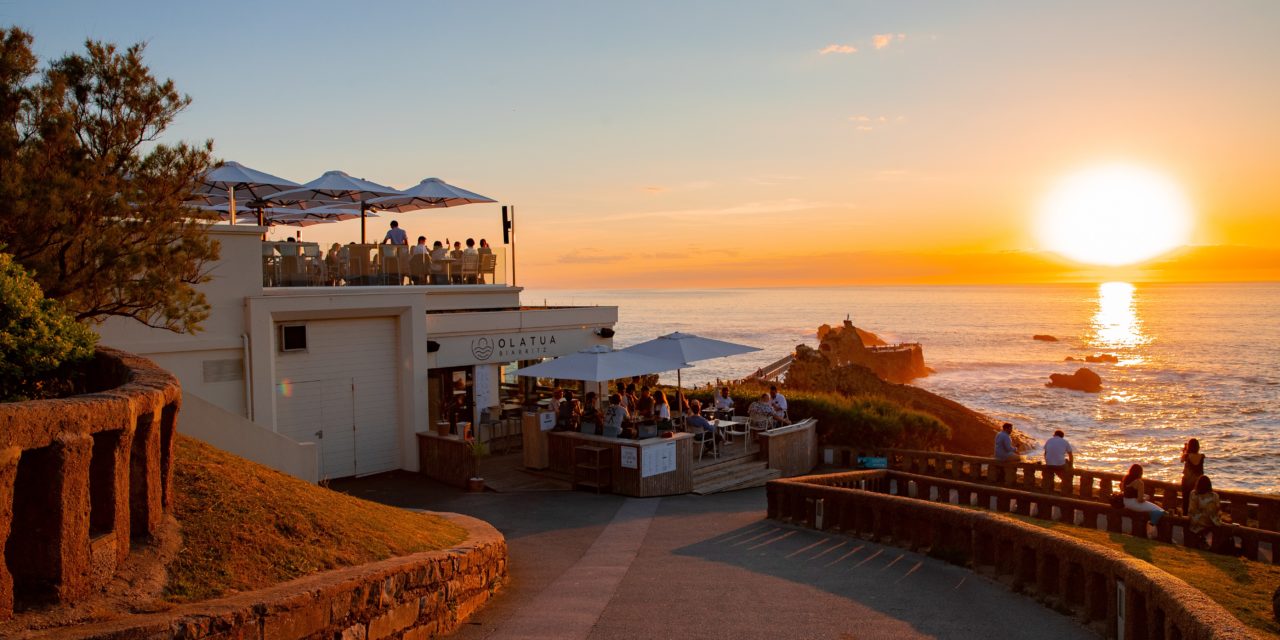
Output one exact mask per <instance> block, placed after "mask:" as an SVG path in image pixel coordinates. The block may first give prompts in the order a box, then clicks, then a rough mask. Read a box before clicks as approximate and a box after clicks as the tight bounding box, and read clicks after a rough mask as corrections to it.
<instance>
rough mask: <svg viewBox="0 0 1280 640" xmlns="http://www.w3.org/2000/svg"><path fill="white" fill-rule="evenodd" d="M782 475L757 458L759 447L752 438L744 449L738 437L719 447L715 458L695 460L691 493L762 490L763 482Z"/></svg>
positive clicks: (705, 457) (706, 456)
mask: <svg viewBox="0 0 1280 640" xmlns="http://www.w3.org/2000/svg"><path fill="white" fill-rule="evenodd" d="M695 452H696V451H695ZM781 476H782V474H781V473H780V472H778V471H777V470H775V469H770V468H769V463H768V462H765V461H764V460H761V459H760V445H759V444H757V443H756V441H755V440H754V439H753V440H752V442H751V446H750V447H747V448H746V449H745V450H744V449H743V442H742V438H737V439H735V440H734V442H730V443H728V444H727V445H721V447H720V456H719V457H718V458H712V457H710V456H708V455H704V456H703V457H702V460H698V459H697V457H696V456H695V457H694V461H693V493H696V494H698V495H707V494H709V493H719V492H721V491H733V490H736V489H749V488H751V487H762V486H764V484H765V483H766V482H768V481H770V480H772V479H774V478H779V477H781Z"/></svg>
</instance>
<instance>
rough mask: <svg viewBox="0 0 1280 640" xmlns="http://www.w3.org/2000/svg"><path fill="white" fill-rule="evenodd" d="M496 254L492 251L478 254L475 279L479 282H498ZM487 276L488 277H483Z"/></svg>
mask: <svg viewBox="0 0 1280 640" xmlns="http://www.w3.org/2000/svg"><path fill="white" fill-rule="evenodd" d="M497 270H498V256H495V255H493V254H492V253H482V254H480V266H479V274H478V279H477V281H478V282H479V283H480V284H486V283H488V284H496V283H497V282H498V276H497ZM485 276H488V279H487V280H486V279H485Z"/></svg>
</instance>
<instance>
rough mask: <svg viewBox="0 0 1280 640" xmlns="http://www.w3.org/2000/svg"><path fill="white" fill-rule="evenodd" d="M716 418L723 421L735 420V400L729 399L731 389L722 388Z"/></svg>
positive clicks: (717, 398)
mask: <svg viewBox="0 0 1280 640" xmlns="http://www.w3.org/2000/svg"><path fill="white" fill-rule="evenodd" d="M716 417H717V418H720V419H721V420H732V419H733V398H730V397H729V387H720V395H718V396H716Z"/></svg>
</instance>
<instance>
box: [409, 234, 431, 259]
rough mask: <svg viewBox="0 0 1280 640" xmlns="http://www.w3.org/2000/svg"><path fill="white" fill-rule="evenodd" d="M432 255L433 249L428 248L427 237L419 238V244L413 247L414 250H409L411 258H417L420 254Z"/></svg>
mask: <svg viewBox="0 0 1280 640" xmlns="http://www.w3.org/2000/svg"><path fill="white" fill-rule="evenodd" d="M430 253H431V247H428V246H427V237H426V236H418V244H415V245H413V248H412V249H410V250H409V255H411V256H416V255H418V254H430Z"/></svg>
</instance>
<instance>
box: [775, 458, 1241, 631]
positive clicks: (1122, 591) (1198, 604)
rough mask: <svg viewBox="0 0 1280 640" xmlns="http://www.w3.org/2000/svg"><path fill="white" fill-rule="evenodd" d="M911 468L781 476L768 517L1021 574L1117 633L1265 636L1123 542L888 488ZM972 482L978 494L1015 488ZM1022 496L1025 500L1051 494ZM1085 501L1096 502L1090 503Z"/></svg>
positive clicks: (1055, 603) (1054, 602) (1021, 587)
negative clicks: (1119, 545) (1116, 546)
mask: <svg viewBox="0 0 1280 640" xmlns="http://www.w3.org/2000/svg"><path fill="white" fill-rule="evenodd" d="M907 475H908V474H901V473H899V472H894V471H888V472H886V471H870V472H867V471H864V472H852V473H841V474H831V475H827V476H808V477H803V478H790V479H780V480H772V481H770V482H769V484H768V485H766V491H767V494H768V516H769V517H770V518H773V519H776V520H782V521H787V522H791V523H793V524H797V525H801V526H807V527H811V528H815V529H819V530H831V531H838V532H842V533H848V534H853V535H858V536H862V537H867V538H870V539H872V540H876V541H878V542H881V543H887V544H897V545H900V546H904V547H907V548H909V549H911V550H912V551H917V552H920V553H925V554H928V555H931V556H934V557H937V558H940V559H942V560H945V561H947V562H951V563H953V564H958V565H962V566H970V567H972V568H973V569H974V570H975V571H980V572H985V573H991V574H995V575H997V576H1008V577H1011V578H1012V580H1013V584H1014V589H1015V590H1017V591H1026V592H1031V593H1033V594H1035V595H1037V596H1038V597H1039V598H1040V599H1041V600H1042V601H1045V602H1046V603H1047V604H1049V605H1050V606H1052V607H1055V608H1058V609H1060V610H1061V609H1065V610H1070V611H1073V612H1075V613H1076V614H1077V615H1080V616H1081V617H1083V618H1084V619H1086V620H1087V621H1089V622H1090V623H1093V624H1094V625H1096V626H1100V627H1101V629H1102V630H1103V631H1104V632H1105V634H1106V635H1107V636H1108V637H1117V636H1119V635H1123V637H1125V638H1145V637H1164V638H1183V639H1184V640H1196V639H1201V638H1242V639H1243V638H1252V637H1255V634H1254V633H1253V632H1252V631H1251V630H1250V629H1248V628H1247V627H1245V626H1244V625H1243V624H1242V623H1241V622H1240V621H1239V620H1237V619H1236V618H1234V617H1233V616H1232V615H1231V614H1230V613H1229V612H1227V611H1226V610H1225V609H1223V608H1222V606H1221V605H1219V604H1217V603H1216V602H1214V601H1213V600H1211V599H1210V598H1209V597H1208V596H1206V595H1205V594H1204V593H1202V592H1200V591H1199V590H1197V589H1194V588H1192V587H1191V586H1190V585H1188V584H1187V583H1186V582H1184V581H1182V580H1180V579H1178V578H1176V577H1174V576H1172V575H1170V574H1168V573H1166V572H1164V571H1162V570H1160V569H1158V568H1156V567H1155V566H1153V565H1150V564H1148V563H1145V562H1139V561H1135V560H1134V559H1133V558H1131V557H1129V556H1127V555H1125V554H1123V553H1120V552H1118V551H1115V550H1113V549H1108V548H1106V547H1103V546H1100V545H1097V544H1094V543H1091V542H1087V541H1084V540H1079V539H1077V538H1073V537H1071V536H1068V535H1066V534H1063V533H1060V532H1057V531H1053V530H1050V529H1045V528H1042V527H1036V526H1033V525H1030V524H1028V523H1025V522H1020V521H1017V520H1014V519H1010V518H1005V517H1000V516H998V515H995V514H992V513H988V512H983V511H977V510H973V509H965V508H961V507H958V506H953V505H950V504H938V503H934V502H928V501H925V500H923V499H912V498H908V497H906V496H904V495H888V494H886V493H884V491H887V489H888V488H889V484H890V482H891V481H894V480H898V479H905V476H907ZM895 476H896V477H895ZM917 478H920V481H922V482H926V483H927V482H931V481H933V482H948V481H939V480H938V479H934V478H928V477H923V476H917ZM913 481H914V480H913ZM969 484H971V486H972V487H973V490H975V491H993V492H1008V491H1015V490H1012V489H1003V488H996V487H988V486H983V485H976V484H972V483H969ZM1021 493H1023V494H1024V496H1025V499H1049V498H1050V497H1049V496H1043V495H1040V494H1033V493H1030V492H1021ZM1057 500H1072V499H1070V498H1057ZM1075 502H1080V503H1082V504H1081V508H1096V507H1095V505H1094V504H1093V503H1092V502H1089V501H1075ZM1049 511H1050V513H1052V509H1050V510H1049ZM1121 620H1123V624H1124V626H1123V627H1122V628H1121V627H1120V626H1119V621H1121Z"/></svg>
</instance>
